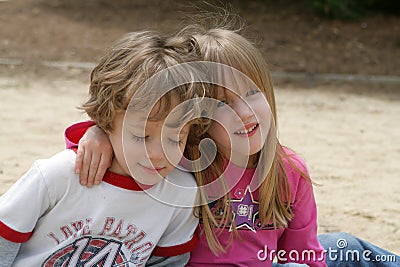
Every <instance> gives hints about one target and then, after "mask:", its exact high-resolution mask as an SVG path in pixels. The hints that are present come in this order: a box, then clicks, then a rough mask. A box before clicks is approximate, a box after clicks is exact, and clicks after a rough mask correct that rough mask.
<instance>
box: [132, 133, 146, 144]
mask: <svg viewBox="0 0 400 267" xmlns="http://www.w3.org/2000/svg"><path fill="white" fill-rule="evenodd" d="M146 138H147V136H137V135H134V134H132V139H133V140H134V141H135V142H138V143H140V142H144V141H145V140H146Z"/></svg>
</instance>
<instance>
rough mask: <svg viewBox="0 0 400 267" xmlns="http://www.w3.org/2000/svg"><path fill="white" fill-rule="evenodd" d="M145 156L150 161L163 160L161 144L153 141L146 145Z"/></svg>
mask: <svg viewBox="0 0 400 267" xmlns="http://www.w3.org/2000/svg"><path fill="white" fill-rule="evenodd" d="M146 149H147V154H148V155H149V158H150V159H151V160H160V159H163V158H164V152H163V148H162V144H161V142H159V141H153V142H149V143H147V144H146Z"/></svg>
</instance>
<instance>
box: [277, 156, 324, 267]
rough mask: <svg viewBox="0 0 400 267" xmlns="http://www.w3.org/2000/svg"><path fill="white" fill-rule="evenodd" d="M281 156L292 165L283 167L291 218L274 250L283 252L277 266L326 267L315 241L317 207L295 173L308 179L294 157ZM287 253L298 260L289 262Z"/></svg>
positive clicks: (307, 183)
mask: <svg viewBox="0 0 400 267" xmlns="http://www.w3.org/2000/svg"><path fill="white" fill-rule="evenodd" d="M285 152H286V153H287V154H288V156H289V160H290V161H291V162H292V163H289V162H288V161H285V163H284V164H285V169H286V173H287V176H288V181H289V186H290V188H291V194H292V199H291V206H292V211H293V215H294V216H293V219H292V220H291V221H290V222H289V224H288V227H287V228H285V229H284V232H283V234H282V235H281V237H280V238H279V241H278V250H284V251H285V252H286V254H285V257H283V258H284V259H283V260H281V261H280V262H281V263H285V262H298V263H306V264H308V265H309V266H326V264H325V253H324V248H323V247H322V246H321V244H320V243H319V241H318V238H317V206H316V202H315V197H314V192H313V187H312V183H311V180H309V179H306V178H304V177H302V174H301V173H299V172H298V171H301V172H302V173H303V174H304V175H307V176H308V177H309V173H308V170H307V166H306V164H305V162H304V160H303V159H302V158H300V157H299V156H298V155H296V154H294V153H293V152H291V151H289V150H286V151H285ZM293 165H294V166H293ZM291 251H292V255H297V254H298V255H299V257H298V259H290V258H289V253H290V252H291ZM296 253H297V254H296Z"/></svg>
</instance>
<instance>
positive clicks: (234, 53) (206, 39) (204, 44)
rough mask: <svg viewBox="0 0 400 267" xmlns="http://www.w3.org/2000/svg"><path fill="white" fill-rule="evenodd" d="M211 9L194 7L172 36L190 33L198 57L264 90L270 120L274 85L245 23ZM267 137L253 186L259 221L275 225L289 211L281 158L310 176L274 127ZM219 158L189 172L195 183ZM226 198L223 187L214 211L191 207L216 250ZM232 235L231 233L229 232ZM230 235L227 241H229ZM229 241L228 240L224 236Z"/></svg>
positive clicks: (216, 173) (226, 215) (209, 174)
mask: <svg viewBox="0 0 400 267" xmlns="http://www.w3.org/2000/svg"><path fill="white" fill-rule="evenodd" d="M214 10H215V9H214ZM216 10H217V11H215V12H208V11H201V10H200V12H197V14H198V15H194V16H190V20H189V23H188V22H186V23H187V24H188V25H187V26H185V27H184V28H183V29H182V30H181V31H180V32H178V34H177V36H185V35H187V34H188V33H190V34H193V36H194V38H195V39H196V41H197V43H198V44H199V47H200V51H201V53H202V57H203V60H204V61H211V62H217V63H222V64H225V65H228V66H230V67H233V68H235V69H237V70H239V71H240V72H242V73H244V74H245V75H247V76H248V77H249V78H250V79H251V80H252V81H253V82H254V83H255V84H256V85H257V87H258V88H259V89H260V90H261V91H262V93H263V94H264V95H265V97H266V99H267V101H268V104H269V106H270V109H271V113H272V116H273V119H274V121H275V123H276V122H277V114H276V105H275V96H274V90H273V85H272V82H271V79H270V75H269V71H268V66H267V63H266V62H265V60H264V57H263V55H262V54H261V53H260V51H259V50H258V49H257V48H256V47H255V45H254V44H253V43H251V42H250V41H249V40H247V39H246V38H245V37H243V36H242V35H241V33H243V31H244V29H245V27H244V25H245V24H244V22H243V20H242V19H241V18H240V17H239V16H237V15H233V14H231V13H230V12H229V11H228V10H227V9H225V8H217V9H216ZM216 91H217V90H216V88H214V90H213V97H214V98H216V94H217V92H216ZM206 136H207V135H206ZM207 137H209V136H207ZM270 137H273V138H276V140H274V141H276V145H275V154H274V155H273V160H272V166H271V168H270V169H268V170H266V169H264V168H263V167H264V165H265V164H264V163H265V162H266V157H267V156H268V153H271V152H270V151H267V150H268V149H267V146H266V145H264V147H263V148H262V149H261V151H260V152H259V153H258V155H257V158H258V164H257V165H258V167H257V170H258V176H259V179H261V180H262V183H261V185H260V187H259V188H258V190H259V194H258V195H259V199H258V201H259V218H260V221H261V223H262V225H268V224H271V223H272V224H273V225H274V227H275V228H278V227H286V226H287V225H288V223H289V221H290V220H291V219H292V217H293V212H292V209H291V206H290V204H291V203H290V200H291V192H290V188H289V183H288V178H287V174H286V171H285V166H284V162H289V164H290V165H291V166H293V167H294V169H295V170H296V171H297V172H298V173H300V175H301V176H302V177H304V178H305V179H306V180H308V181H310V178H309V176H308V174H306V173H304V172H303V171H301V170H300V169H299V168H298V167H297V166H296V164H295V163H294V162H293V161H292V160H291V159H290V158H291V155H288V154H287V153H286V152H285V151H284V149H283V147H282V146H281V144H280V143H279V141H278V140H277V136H276V133H272V135H269V138H270ZM209 138H211V137H209ZM225 164H226V159H225V158H224V157H223V155H222V154H221V153H220V152H217V156H216V158H215V160H214V161H213V163H212V164H211V165H210V167H208V168H207V169H205V170H203V171H200V172H196V173H195V177H196V180H197V183H198V185H205V184H208V183H210V182H212V181H213V180H214V179H215V177H220V176H221V174H222V173H223V169H222V168H223V167H222V166H224V165H225ZM201 193H202V194H201V196H202V197H203V200H202V202H201V203H204V202H205V201H204V200H206V201H207V198H208V197H209V196H207V193H206V192H201ZM230 198H231V197H230V195H229V193H228V194H226V195H225V196H223V197H222V198H220V199H219V200H217V201H216V204H215V205H216V207H219V208H217V209H216V210H218V212H219V214H215V213H213V212H212V211H211V209H210V207H209V205H202V206H200V207H199V208H198V211H197V212H198V216H199V217H200V218H201V221H202V224H203V233H202V234H205V236H206V238H207V242H208V244H209V247H210V248H211V250H212V251H213V252H214V254H216V255H218V253H219V252H224V251H225V248H224V247H223V246H222V245H221V243H220V242H219V241H218V239H217V236H218V235H219V234H220V233H221V231H222V228H225V227H227V225H228V224H231V223H232V224H234V222H233V220H232V207H231V206H230V205H229V204H227V203H230ZM214 207H215V206H214ZM221 210H222V212H221ZM232 226H233V229H234V232H235V233H236V236H239V234H238V231H237V230H236V228H235V225H232ZM233 236H234V235H231V237H232V238H233ZM232 238H231V240H230V241H232ZM229 244H230V242H228V245H229Z"/></svg>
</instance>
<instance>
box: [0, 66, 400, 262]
mask: <svg viewBox="0 0 400 267" xmlns="http://www.w3.org/2000/svg"><path fill="white" fill-rule="evenodd" d="M74 76H75V73H74V70H68V71H64V72H57V75H53V76H52V77H47V78H46V77H44V78H40V77H36V78H35V79H30V78H21V77H19V76H18V75H13V76H8V75H0V121H1V124H0V147H1V150H0V151H1V153H0V194H2V193H4V192H5V191H6V190H7V189H8V188H9V187H10V186H11V185H12V184H13V183H14V182H15V181H16V180H17V179H18V178H19V177H20V176H21V175H22V174H23V173H24V172H25V171H26V170H27V169H28V168H29V167H30V165H31V164H32V163H33V161H34V160H35V159H38V158H46V157H49V156H51V155H52V154H54V153H56V152H58V151H59V150H61V149H63V147H64V141H63V130H64V128H65V127H66V126H67V125H69V124H71V123H73V122H75V121H79V120H84V119H86V117H85V116H84V115H83V114H81V113H80V112H79V111H78V110H77V109H76V108H75V107H76V106H77V105H79V104H80V103H82V101H84V99H85V97H86V92H87V88H88V81H87V78H86V77H87V76H86V74H85V73H83V74H82V73H79V75H77V77H78V78H76V79H74V78H73V77H74ZM82 77H85V78H82ZM339 87H340V88H341V89H340V90H339V89H338V88H336V86H334V85H326V86H317V87H313V88H295V87H293V86H291V85H285V86H283V85H280V86H277V90H276V94H277V105H278V111H279V125H278V127H279V132H280V138H281V141H282V143H283V144H285V145H287V146H289V147H291V148H292V149H294V150H295V151H296V152H298V153H299V154H300V155H302V156H303V157H304V158H305V159H306V162H307V164H308V166H309V169H310V172H311V175H312V177H313V179H314V181H315V182H317V183H318V184H319V186H316V187H315V194H316V198H317V203H318V208H319V232H320V233H326V232H334V231H346V232H350V233H353V234H356V235H357V236H360V237H362V238H365V239H368V240H370V241H373V242H374V243H376V244H378V245H380V246H383V247H385V248H386V249H389V250H391V251H393V252H395V253H397V254H400V212H399V211H400V180H399V174H400V165H399V164H398V162H399V159H400V143H399V142H398V141H399V136H400V124H399V123H398V119H399V114H400V105H399V101H400V98H399V94H398V93H396V92H395V91H396V90H394V91H392V93H390V92H389V93H388V92H385V93H376V92H375V93H373V92H369V93H367V92H366V90H363V91H362V92H363V93H360V92H357V91H355V90H353V89H352V88H351V85H340V86H339Z"/></svg>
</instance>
